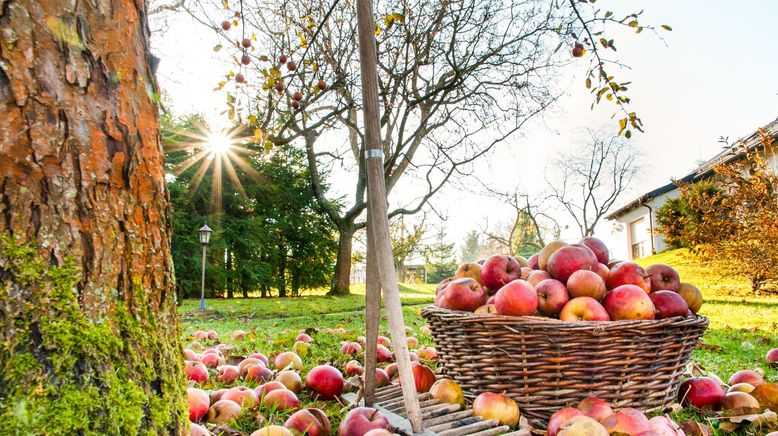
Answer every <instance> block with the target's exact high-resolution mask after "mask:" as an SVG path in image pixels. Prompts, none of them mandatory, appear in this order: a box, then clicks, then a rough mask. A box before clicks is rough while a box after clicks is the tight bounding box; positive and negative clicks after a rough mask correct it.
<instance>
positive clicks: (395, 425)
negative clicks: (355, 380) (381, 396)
mask: <svg viewBox="0 0 778 436" xmlns="http://www.w3.org/2000/svg"><path fill="white" fill-rule="evenodd" d="M340 398H341V400H342V401H343V403H344V404H351V403H353V402H354V400H356V394H354V393H353V392H348V393H345V394H343V395H341V396H340ZM360 405H364V402H360ZM373 407H374V408H375V409H376V410H378V411H379V412H381V414H382V415H384V416H385V417H386V419H387V420H388V421H389V425H391V426H392V429H393V430H394V432H395V433H399V434H403V435H414V436H435V433H432V432H430V431H427V430H425V429H423V428H422V430H421V431H420V432H414V431H413V428H411V424H410V422H409V421H408V420H407V419H405V418H403V417H401V416H399V415H397V414H396V413H393V412H391V411H389V410H386V409H385V408H384V407H382V406H381V405H380V404H374V405H373Z"/></svg>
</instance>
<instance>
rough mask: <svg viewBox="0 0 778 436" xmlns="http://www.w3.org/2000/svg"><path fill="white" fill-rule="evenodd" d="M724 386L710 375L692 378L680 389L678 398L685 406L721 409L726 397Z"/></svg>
mask: <svg viewBox="0 0 778 436" xmlns="http://www.w3.org/2000/svg"><path fill="white" fill-rule="evenodd" d="M724 395H726V393H725V392H724V388H722V387H721V385H720V384H719V382H717V381H716V380H713V379H712V378H710V377H695V378H690V379H688V380H686V381H684V382H683V383H681V387H680V388H679V389H678V399H679V400H680V402H681V404H682V405H684V406H692V407H696V408H698V409H713V410H719V408H720V406H721V401H722V400H723V399H724Z"/></svg>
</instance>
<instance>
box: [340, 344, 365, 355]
mask: <svg viewBox="0 0 778 436" xmlns="http://www.w3.org/2000/svg"><path fill="white" fill-rule="evenodd" d="M340 352H341V353H343V354H350V355H352V356H353V355H355V354H359V353H360V352H362V346H361V345H359V344H358V343H356V342H342V343H341V345H340Z"/></svg>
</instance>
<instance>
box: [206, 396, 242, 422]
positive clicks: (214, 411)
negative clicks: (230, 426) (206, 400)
mask: <svg viewBox="0 0 778 436" xmlns="http://www.w3.org/2000/svg"><path fill="white" fill-rule="evenodd" d="M239 413H240V404H238V403H236V402H234V401H232V400H219V401H217V402H215V403H213V404H212V405H211V407H210V408H209V409H208V415H207V417H206V420H207V421H208V422H213V423H220V422H227V421H230V420H231V419H235V418H237V417H238V414H239Z"/></svg>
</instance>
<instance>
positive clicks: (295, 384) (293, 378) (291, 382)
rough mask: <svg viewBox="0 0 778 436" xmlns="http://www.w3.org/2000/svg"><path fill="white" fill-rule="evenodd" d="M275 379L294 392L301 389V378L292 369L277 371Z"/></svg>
mask: <svg viewBox="0 0 778 436" xmlns="http://www.w3.org/2000/svg"><path fill="white" fill-rule="evenodd" d="M276 381H277V382H279V383H281V384H282V385H284V386H285V387H286V388H287V389H289V390H290V391H292V392H294V393H295V394H299V393H300V392H302V391H303V380H302V379H301V378H300V374H298V373H296V372H294V371H289V370H286V371H281V372H279V373H278V374H276Z"/></svg>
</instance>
